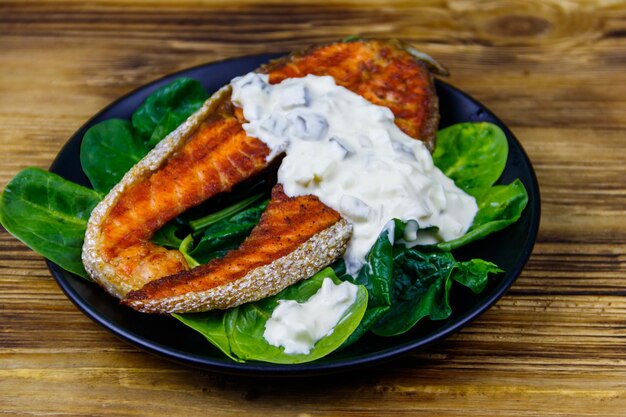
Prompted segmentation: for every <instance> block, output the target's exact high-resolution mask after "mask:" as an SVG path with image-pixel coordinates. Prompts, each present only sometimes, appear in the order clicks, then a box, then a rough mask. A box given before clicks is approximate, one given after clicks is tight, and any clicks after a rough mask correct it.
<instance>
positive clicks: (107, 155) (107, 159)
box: [80, 119, 148, 193]
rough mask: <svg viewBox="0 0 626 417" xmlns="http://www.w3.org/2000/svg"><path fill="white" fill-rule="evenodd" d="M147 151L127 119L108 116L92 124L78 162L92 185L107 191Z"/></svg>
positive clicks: (86, 134) (100, 190)
mask: <svg viewBox="0 0 626 417" xmlns="http://www.w3.org/2000/svg"><path fill="white" fill-rule="evenodd" d="M147 153H148V148H147V147H146V145H145V144H144V142H143V141H142V140H141V139H139V138H138V137H136V135H134V133H133V130H132V127H131V125H130V122H128V121H126V120H121V119H110V120H105V121H104V122H101V123H98V124H97V125H95V126H92V127H91V128H90V129H89V130H88V131H87V133H85V136H84V137H83V142H82V143H81V146H80V164H81V166H82V168H83V171H85V174H86V175H87V178H89V181H90V182H91V185H92V186H93V188H94V189H95V190H97V191H99V192H101V193H108V192H109V191H110V190H111V188H113V187H114V186H115V185H116V184H117V183H118V182H120V180H121V179H122V177H123V176H124V174H126V172H128V170H130V169H131V168H132V167H133V165H135V164H136V163H137V162H139V160H140V159H141V158H143V157H144V156H145V155H146V154H147Z"/></svg>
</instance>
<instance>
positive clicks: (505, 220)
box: [436, 179, 528, 251]
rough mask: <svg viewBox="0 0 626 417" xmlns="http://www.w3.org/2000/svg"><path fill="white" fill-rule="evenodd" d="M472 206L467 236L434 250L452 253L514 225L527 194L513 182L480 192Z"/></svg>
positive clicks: (521, 186)
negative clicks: (471, 219) (472, 219)
mask: <svg viewBox="0 0 626 417" xmlns="http://www.w3.org/2000/svg"><path fill="white" fill-rule="evenodd" d="M476 202H477V204H478V213H476V217H474V222H473V223H472V226H471V227H470V228H469V230H468V231H467V233H465V234H464V235H463V236H461V237H459V238H456V239H454V240H450V241H448V242H441V243H438V244H437V245H436V246H437V248H438V249H440V250H445V251H449V250H453V249H456V248H458V247H461V246H463V245H466V244H468V243H470V242H473V241H475V240H479V239H482V238H484V237H486V236H488V235H490V234H492V233H495V232H497V231H499V230H502V229H504V228H505V227H507V226H509V225H510V224H513V223H515V222H516V221H518V220H519V218H520V216H521V215H522V212H523V211H524V208H525V207H526V204H527V203H528V193H527V192H526V188H524V184H522V182H521V181H520V180H519V179H516V180H515V181H513V182H512V183H511V184H509V185H496V186H493V187H489V188H486V189H484V190H482V193H480V194H478V195H477V197H476Z"/></svg>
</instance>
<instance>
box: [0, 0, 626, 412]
mask: <svg viewBox="0 0 626 417" xmlns="http://www.w3.org/2000/svg"><path fill="white" fill-rule="evenodd" d="M267 3H268V2H265V1H246V0H230V1H215V2H203V1H188V2H184V3H176V4H165V3H164V2H157V1H155V2H150V1H143V0H136V1H121V0H120V1H118V0H103V1H102V2H99V3H97V4H86V3H84V2H82V1H67V2H63V3H58V2H54V1H40V2H37V1H35V2H30V1H29V2H20V1H3V2H2V3H1V4H0V126H1V129H0V144H1V149H2V150H1V153H0V188H3V187H4V185H5V184H6V183H7V182H8V180H9V179H10V178H11V177H12V176H13V175H15V173H16V172H17V171H18V170H20V169H21V168H24V167H26V166H39V167H43V168H47V167H48V166H49V164H50V163H51V161H52V159H53V158H54V156H55V155H56V153H57V152H58V151H59V149H60V148H61V146H62V145H63V143H64V142H65V141H66V139H67V138H68V137H69V136H70V135H71V134H72V133H73V132H74V131H75V130H76V129H77V128H78V127H79V126H80V125H82V124H83V123H84V122H85V121H86V120H87V119H88V118H89V117H90V116H91V115H93V114H94V113H95V112H97V111H98V110H99V109H100V108H102V107H103V106H105V105H106V104H107V103H109V102H111V101H112V100H114V99H115V98H116V97H118V96H120V95H122V94H124V93H126V92H128V91H130V90H131V89H133V88H135V87H137V86H139V85H141V84H144V83H146V82H148V81H150V80H152V79H155V78H157V77H159V76H161V75H164V74H167V73H170V72H172V71H175V70H178V69H182V68H186V67H190V66H193V65H197V64H201V63H205V62H208V61H213V60H217V59H222V58H227V57H234V56H238V55H243V54H254V53H259V52H277V51H286V50H291V49H294V48H298V47H301V46H304V45H307V44H310V43H314V42H321V41H329V40H334V39H338V38H341V37H344V36H346V35H350V34H362V35H367V36H377V37H384V38H387V37H398V38H403V39H406V40H408V41H411V42H413V43H414V44H415V45H416V46H417V47H418V48H419V49H421V50H423V51H425V52H427V53H429V54H431V55H432V56H434V57H436V58H437V59H439V60H440V61H441V62H443V63H445V64H446V65H447V66H448V67H449V68H450V70H451V73H452V76H451V77H450V79H449V81H450V82H451V83H452V84H454V85H456V86H458V87H459V88H461V89H463V90H465V91H467V92H469V93H470V94H472V95H474V96H475V97H476V98H478V99H479V100H481V101H482V102H484V103H485V104H486V105H487V106H488V107H490V108H491V109H492V110H493V111H494V112H495V113H496V114H498V115H499V116H501V117H502V119H503V120H504V122H505V123H507V124H508V125H509V126H510V127H511V128H512V129H513V131H514V133H515V134H516V135H517V137H518V138H519V140H520V141H521V143H522V144H523V146H524V148H525V149H526V151H527V152H528V154H529V156H530V158H531V160H532V161H533V163H534V166H535V169H536V172H537V175H538V178H539V183H540V186H541V191H542V197H543V201H542V204H543V212H542V222H541V229H540V233H539V239H538V241H537V244H536V246H535V250H534V253H533V255H532V257H531V259H530V262H529V263H528V265H527V267H526V269H525V270H524V271H523V273H522V275H521V276H520V278H519V279H518V280H517V282H516V283H515V284H514V286H513V287H512V289H511V290H510V291H509V292H508V294H507V295H506V296H505V297H504V298H502V299H501V300H500V301H499V302H498V304H497V305H496V306H495V307H493V308H492V309H491V310H490V311H488V312H487V313H486V314H485V315H483V316H482V317H481V318H480V319H478V320H477V321H475V322H474V323H473V324H472V325H471V326H469V327H467V328H465V329H464V330H463V331H461V332H460V333H458V334H456V335H455V336H453V337H450V338H448V339H446V340H445V341H444V342H443V343H441V344H438V345H437V346H434V347H432V348H430V349H427V350H425V351H420V352H415V353H414V354H412V355H410V356H407V357H404V358H402V359H400V360H398V361H394V362H392V363H390V364H387V365H385V366H379V367H375V368H372V369H366V370H363V371H361V372H352V373H349V374H344V375H339V376H333V377H330V378H307V379H300V380H263V379H256V378H242V377H232V376H224V375H219V374H215V373H211V372H205V371H199V370H194V369H188V368H186V367H184V366H179V365H177V364H174V363H170V362H168V361H166V360H163V359H160V358H157V357H154V356H152V355H150V354H147V353H144V352H143V351H140V350H138V349H136V348H134V347H132V346H130V345H128V344H126V343H124V342H122V341H120V340H118V339H116V338H115V337H114V336H113V335H111V334H109V333H108V332H106V331H105V330H103V329H101V328H100V327H98V326H97V325H96V324H94V323H93V322H91V321H90V320H89V319H88V318H87V317H85V316H84V315H83V314H81V313H80V312H79V311H78V310H77V309H76V308H75V307H74V306H73V305H72V304H71V302H70V301H68V300H67V299H66V297H65V296H64V295H63V294H62V293H61V291H60V289H59V288H58V287H57V285H56V283H55V282H54V280H53V279H52V278H51V276H50V274H49V272H48V270H47V269H46V266H45V264H44V261H43V259H42V258H41V257H40V256H38V255H36V254H35V253H33V252H32V251H30V250H29V249H28V248H26V247H25V246H23V245H22V244H20V243H19V242H18V241H16V240H15V239H14V238H13V237H11V236H10V235H9V234H8V233H6V231H4V230H3V229H2V231H0V415H11V416H13V415H23V416H26V415H28V416H33V415H37V416H38V415H81V416H86V415H106V416H126V415H151V416H155V417H156V416H178V415H181V416H191V415H210V416H240V415H245V413H250V414H249V415H271V416H277V415H281V416H282V415H285V416H287V415H290V416H291V415H293V416H295V415H298V416H314V415H315V416H321V415H351V416H357V415H371V416H380V415H391V414H393V415H427V416H435V415H464V416H466V415H484V416H530V415H532V416H556V415H558V416H601V415H602V416H624V415H626V298H625V296H626V264H625V261H626V208H625V207H626V163H624V157H625V156H626V99H625V97H626V4H625V3H624V2H620V1H598V2H593V1H580V2H574V1H557V0H550V1H547V0H546V1H541V0H534V1H512V0H509V1H500V2H492V1H471V0H467V1H464V0H451V1H435V0H432V1H430V0H429V1H422V2H415V4H413V3H411V2H398V1H384V0H380V1H377V0H365V1H364V0H359V1H356V0H352V1H346V0H343V1H337V2H329V3H326V4H322V3H321V2H320V3H317V4H316V3H308V2H305V1H299V2H295V3H293V4H290V5H286V4H283V3H282V2H280V1H274V2H273V4H272V5H266V4H267ZM596 3H597V4H596Z"/></svg>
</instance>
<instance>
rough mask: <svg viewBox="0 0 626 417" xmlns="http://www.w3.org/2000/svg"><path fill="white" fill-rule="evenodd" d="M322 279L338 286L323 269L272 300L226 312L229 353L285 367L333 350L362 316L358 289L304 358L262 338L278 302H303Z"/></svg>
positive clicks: (362, 298)
mask: <svg viewBox="0 0 626 417" xmlns="http://www.w3.org/2000/svg"><path fill="white" fill-rule="evenodd" d="M325 278H331V279H332V280H333V281H334V282H335V283H336V284H339V283H341V281H340V280H339V279H338V278H337V277H336V276H335V274H334V272H333V270H332V269H331V268H326V269H324V270H322V271H320V272H319V273H317V274H315V275H314V276H313V277H311V278H309V279H308V280H305V281H301V282H299V283H297V284H294V285H292V286H291V287H289V288H287V289H285V290H283V291H281V292H280V293H278V294H277V295H275V296H272V297H269V298H266V299H264V300H260V301H257V302H254V303H249V304H244V305H242V306H239V307H235V308H234V309H230V310H228V311H227V312H226V317H225V318H224V323H225V327H226V332H227V334H228V336H229V343H230V348H231V351H232V352H233V353H234V354H235V355H236V356H237V357H239V358H240V359H244V360H256V361H263V362H271V363H284V364H288V363H304V362H310V361H313V360H316V359H319V358H321V357H323V356H326V355H328V354H329V353H331V352H332V351H334V350H336V349H337V348H338V347H339V346H341V344H342V343H343V342H344V341H345V340H346V339H347V338H348V337H349V336H350V334H352V332H353V331H354V330H355V329H356V328H357V326H358V324H359V322H360V321H361V319H362V318H363V315H364V314H365V310H366V308H367V291H366V289H365V288H364V287H362V286H359V288H358V291H357V298H356V301H355V302H354V303H353V304H352V305H351V306H350V307H349V308H348V310H347V311H346V312H345V313H344V315H343V317H342V318H341V320H340V321H339V323H338V324H337V325H336V326H335V327H334V329H333V331H332V332H331V333H330V334H329V335H327V336H325V337H323V338H322V339H320V340H318V341H317V343H316V344H315V346H314V347H313V348H312V349H311V351H310V352H309V353H308V354H286V353H284V349H283V348H282V347H276V346H273V345H270V344H269V343H268V342H267V341H266V340H265V338H264V337H263V333H264V331H265V323H266V322H267V320H268V319H269V318H270V317H271V315H272V311H273V310H274V308H275V307H276V306H277V305H278V300H295V301H297V302H304V301H306V300H308V299H309V298H310V297H311V296H312V295H313V294H315V293H316V292H317V291H318V290H319V289H320V288H321V286H322V282H323V281H324V279H325Z"/></svg>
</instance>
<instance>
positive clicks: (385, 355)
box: [46, 53, 541, 376]
mask: <svg viewBox="0 0 626 417" xmlns="http://www.w3.org/2000/svg"><path fill="white" fill-rule="evenodd" d="M283 55H285V54H284V53H261V54H251V55H242V56H237V57H230V58H227V59H221V60H216V61H211V62H206V63H203V64H199V65H195V66H192V67H189V68H185V69H181V70H178V71H175V72H172V73H168V74H166V75H163V76H161V77H158V78H156V79H153V80H152V81H149V82H147V83H145V84H142V85H140V86H138V87H137V88H134V89H133V90H131V91H129V92H128V93H126V94H124V95H122V96H120V97H118V98H117V99H115V100H114V101H112V102H111V103H109V104H108V105H106V106H105V107H103V108H102V109H101V110H99V111H98V112H97V113H95V114H94V115H93V116H92V117H90V118H89V119H88V120H87V121H86V122H85V123H84V124H83V125H82V126H81V127H80V128H78V129H77V130H76V131H75V132H74V133H73V134H72V135H71V136H70V137H69V138H68V139H67V141H66V142H65V144H64V145H63V146H62V147H61V149H60V150H59V152H58V153H57V155H56V157H55V159H54V160H53V162H52V164H51V165H50V168H49V170H50V171H51V172H55V171H56V170H58V168H59V167H58V165H59V163H60V162H59V159H60V157H61V155H62V154H64V152H66V151H67V149H68V147H69V146H70V144H73V142H74V141H76V140H79V141H81V140H82V138H77V137H78V135H84V132H85V131H86V130H87V129H88V128H89V127H90V126H91V125H92V124H93V122H94V121H95V120H96V119H98V118H99V117H100V116H101V115H102V114H104V113H106V112H107V111H109V110H110V109H112V108H114V107H116V106H118V105H119V104H120V103H121V102H123V101H124V100H127V99H129V98H130V97H132V96H135V95H137V94H139V93H141V92H144V93H148V94H149V92H152V91H154V90H155V89H156V88H158V86H159V85H160V84H163V83H165V82H168V81H169V80H172V79H175V78H179V77H181V76H185V74H187V73H189V72H192V71H194V70H201V69H205V68H210V67H211V66H214V65H218V64H225V63H229V62H232V63H235V62H237V61H242V60H245V59H265V60H266V61H269V60H272V59H276V58H278V57H280V56H283ZM435 84H436V88H437V89H439V88H445V89H449V90H451V91H452V92H453V93H455V94H459V95H461V96H463V97H464V99H466V100H468V101H469V102H471V103H472V104H474V105H475V106H477V107H479V108H480V109H482V110H483V112H484V113H486V114H488V115H489V117H490V118H492V119H493V120H495V121H496V123H497V124H498V125H499V126H500V127H501V128H503V130H504V131H505V134H506V136H507V137H508V138H510V140H511V141H512V142H514V144H515V145H516V146H517V148H518V150H519V152H520V154H521V156H522V158H523V159H524V161H525V163H526V164H527V165H528V167H529V172H528V174H529V177H530V187H527V188H528V190H527V192H528V197H529V198H528V204H527V206H526V208H525V210H530V211H531V213H530V225H529V230H528V231H527V232H528V234H527V236H528V238H527V239H526V241H525V244H524V247H523V248H522V250H521V251H520V256H519V259H520V261H518V262H517V263H516V264H515V267H514V268H513V269H512V270H510V271H505V277H504V278H503V279H502V280H500V281H499V283H498V286H497V288H494V290H493V291H492V293H491V294H490V295H489V296H488V297H486V298H485V299H484V300H482V301H481V302H480V304H478V305H477V306H475V307H473V308H471V310H469V311H468V312H467V313H465V314H464V315H463V316H460V317H457V318H455V319H453V320H449V321H447V322H446V323H445V324H443V325H442V326H440V327H438V328H436V329H435V330H433V331H432V332H430V333H428V334H427V335H426V336H425V337H422V338H418V339H417V340H411V341H406V342H404V343H400V344H398V345H394V346H392V347H389V348H386V349H383V350H380V351H377V352H376V353H374V354H365V355H358V356H356V357H355V358H351V359H348V360H338V361H336V362H325V363H323V364H320V363H317V362H316V361H313V362H309V363H302V364H290V365H285V364H271V363H263V362H245V363H240V362H235V361H233V360H232V359H230V358H227V357H226V356H225V355H224V357H223V358H220V359H221V360H217V359H212V358H210V357H207V356H202V355H197V354H195V353H192V352H184V351H181V350H179V349H176V348H172V347H170V346H167V345H163V344H161V343H158V342H156V341H153V340H149V339H146V338H145V337H143V336H141V335H138V334H136V333H134V332H132V331H129V330H127V329H126V328H125V327H123V326H120V325H118V324H116V323H113V322H111V321H110V320H107V319H106V318H105V317H102V316H100V315H98V312H97V309H95V308H94V307H92V306H91V305H90V304H89V303H88V302H87V300H85V299H84V298H83V297H82V295H81V294H80V293H79V292H78V291H77V290H76V289H74V288H73V287H72V286H71V285H70V282H69V281H68V280H67V279H66V274H69V276H70V277H73V274H71V273H69V272H68V271H65V270H64V269H62V268H61V267H60V266H58V265H57V264H55V263H53V262H52V261H50V260H48V259H46V264H47V266H48V269H49V270H50V272H51V274H52V276H53V278H54V279H55V281H56V282H57V284H58V285H59V287H60V288H61V290H62V291H63V293H64V294H65V295H66V296H67V298H69V299H70V301H71V302H72V303H73V304H74V305H75V306H76V307H77V308H78V309H79V310H80V311H81V312H82V313H83V314H85V315H86V316H87V317H89V318H90V319H91V320H93V321H94V322H96V323H97V324H99V325H100V326H102V327H103V328H105V329H106V330H107V331H109V332H111V333H112V334H114V335H115V336H116V337H118V338H120V339H122V340H124V341H125V342H127V343H130V344H131V345H134V346H136V347H138V348H140V349H142V350H144V351H147V352H150V353H152V354H155V355H157V356H159V357H162V358H165V359H168V360H170V361H174V362H177V363H181V364H184V365H186V366H191V367H196V368H202V369H209V370H213V371H217V372H221V373H226V374H237V375H251V376H311V375H321V374H328V373H336V372H344V371H350V370H354V369H356V368H362V367H365V366H374V365H377V364H380V363H382V362H386V361H389V360H392V359H395V358H399V357H401V356H403V355H405V354H407V353H409V352H412V351H415V350H417V349H423V348H426V347H428V346H430V345H432V344H434V343H436V342H438V341H441V340H443V339H445V338H446V337H448V336H449V335H451V334H453V333H455V332H457V331H459V330H461V329H462V328H464V327H465V326H467V325H468V324H469V323H471V322H472V321H474V320H475V319H476V318H477V317H479V316H480V315H482V314H483V313H484V312H485V311H487V310H488V309H489V308H491V307H492V306H493V305H494V304H495V303H496V302H497V301H498V300H499V299H500V298H502V297H503V296H504V295H505V294H506V292H507V291H508V290H509V289H510V288H511V286H512V285H513V283H514V282H515V281H516V280H517V278H518V277H519V275H520V273H521V271H522V270H523V269H524V267H525V266H526V264H527V262H528V259H529V258H530V255H531V254H532V251H533V248H534V245H535V243H536V240H537V235H538V231H539V224H540V218H541V199H540V190H539V183H538V180H537V176H536V173H535V170H534V168H533V165H532V162H531V160H530V158H528V155H527V153H526V151H525V149H524V148H523V146H522V144H521V143H520V142H519V140H518V139H517V137H516V136H515V135H514V134H513V132H512V131H511V130H510V129H509V128H508V126H507V125H506V124H504V123H503V122H502V120H500V118H499V117H497V116H496V115H495V114H494V113H493V112H492V111H491V110H490V109H489V108H488V107H487V106H485V105H484V104H482V103H481V102H479V101H478V100H476V99H475V98H473V97H472V96H470V95H469V94H467V93H465V92H464V91H462V90H460V89H459V88H457V87H454V86H452V85H451V84H449V83H447V82H445V81H442V80H440V79H438V78H436V79H435ZM81 132H82V133H81ZM505 230H506V229H505ZM73 279H79V280H83V278H80V277H73ZM181 325H183V324H182V323H181ZM207 344H208V345H210V344H209V342H207ZM210 346H211V348H213V347H212V345H210Z"/></svg>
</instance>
